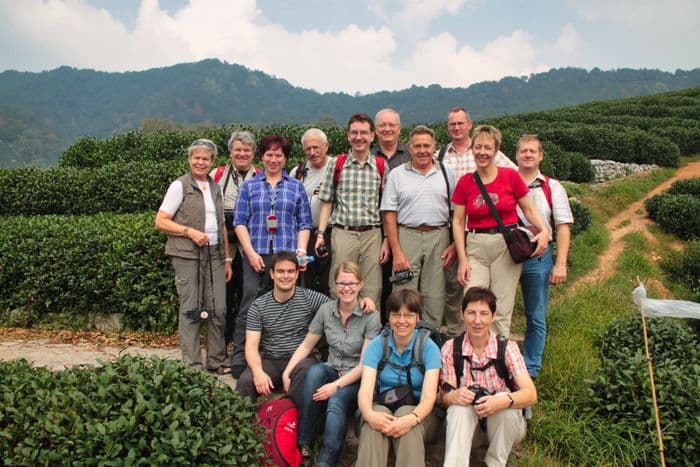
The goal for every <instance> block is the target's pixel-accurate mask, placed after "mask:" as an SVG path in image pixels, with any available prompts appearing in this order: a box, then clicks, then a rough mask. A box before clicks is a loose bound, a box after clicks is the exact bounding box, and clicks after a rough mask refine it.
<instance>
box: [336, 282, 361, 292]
mask: <svg viewBox="0 0 700 467" xmlns="http://www.w3.org/2000/svg"><path fill="white" fill-rule="evenodd" d="M334 284H335V287H336V288H338V289H340V290H343V289H344V288H345V287H350V290H355V289H357V288H358V287H359V286H360V283H359V282H334Z"/></svg>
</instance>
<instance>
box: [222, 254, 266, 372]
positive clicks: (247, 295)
mask: <svg viewBox="0 0 700 467" xmlns="http://www.w3.org/2000/svg"><path fill="white" fill-rule="evenodd" d="M261 256H262V259H263V261H264V262H265V269H264V270H263V272H262V274H258V273H257V272H255V270H254V269H253V268H252V266H251V265H250V262H249V261H248V258H246V256H245V255H243V258H242V260H241V262H242V265H243V266H242V269H243V273H242V277H243V292H242V294H241V305H240V307H239V308H238V316H237V317H236V326H235V329H234V330H233V357H232V358H231V367H232V374H233V377H234V378H238V377H239V376H240V372H242V371H243V369H244V368H245V367H246V365H247V364H246V360H245V328H246V323H247V321H248V308H250V304H251V303H253V300H255V299H256V297H257V296H258V286H259V285H260V281H261V279H262V277H263V275H265V274H267V277H268V278H269V277H270V264H271V262H272V255H261Z"/></svg>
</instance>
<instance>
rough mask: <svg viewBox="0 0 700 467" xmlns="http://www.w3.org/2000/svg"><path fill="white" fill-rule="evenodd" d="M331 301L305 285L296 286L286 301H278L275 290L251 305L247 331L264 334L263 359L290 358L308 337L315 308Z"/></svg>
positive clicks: (262, 340)
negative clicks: (274, 293) (274, 294)
mask: <svg viewBox="0 0 700 467" xmlns="http://www.w3.org/2000/svg"><path fill="white" fill-rule="evenodd" d="M331 300H332V299H331V298H329V297H327V296H325V295H323V294H322V293H320V292H316V291H313V290H309V289H305V288H303V287H297V288H296V290H295V291H294V295H293V296H292V298H290V299H289V300H287V301H286V302H278V301H277V300H275V297H274V296H273V295H272V292H268V293H266V294H265V295H263V296H262V297H259V298H257V299H255V300H254V301H253V303H251V304H250V308H249V309H248V321H247V323H246V330H248V331H259V332H260V333H261V334H262V337H261V343H262V352H261V354H262V357H263V358H265V359H269V360H273V359H280V358H290V357H291V356H292V354H293V353H294V351H295V350H296V349H297V347H299V345H300V344H301V342H302V341H303V340H304V338H305V337H306V333H307V332H308V331H309V324H310V323H311V320H312V318H313V317H314V315H315V314H316V311H317V310H318V309H319V308H320V307H321V305H323V304H324V303H326V302H330V301H331Z"/></svg>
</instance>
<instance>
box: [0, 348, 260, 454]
mask: <svg viewBox="0 0 700 467" xmlns="http://www.w3.org/2000/svg"><path fill="white" fill-rule="evenodd" d="M0 380H2V382H3V393H2V401H1V403H0V407H1V408H2V410H1V411H0V455H1V456H2V458H3V462H4V464H5V465H225V464H227V465H256V464H258V463H259V462H260V459H261V458H262V454H263V452H262V445H261V443H260V437H259V435H260V429H259V426H258V425H256V424H255V409H254V406H253V404H252V403H251V402H250V401H249V400H248V399H247V398H241V397H240V396H239V395H238V394H237V393H236V392H233V391H231V390H230V389H229V388H228V387H221V386H219V385H218V382H217V381H216V379H214V378H212V377H210V376H208V375H206V374H204V373H203V372H201V371H195V370H191V369H187V368H185V367H184V366H183V365H182V364H181V363H179V362H176V361H173V360H160V359H157V358H150V359H146V358H138V357H128V356H126V357H122V358H120V359H119V360H117V361H116V362H114V363H107V364H105V365H104V366H101V367H96V368H84V367H73V368H71V369H67V370H63V371H57V372H50V371H48V370H46V369H44V368H31V367H30V366H29V364H28V363H27V362H26V361H25V360H20V361H13V362H4V363H0Z"/></svg>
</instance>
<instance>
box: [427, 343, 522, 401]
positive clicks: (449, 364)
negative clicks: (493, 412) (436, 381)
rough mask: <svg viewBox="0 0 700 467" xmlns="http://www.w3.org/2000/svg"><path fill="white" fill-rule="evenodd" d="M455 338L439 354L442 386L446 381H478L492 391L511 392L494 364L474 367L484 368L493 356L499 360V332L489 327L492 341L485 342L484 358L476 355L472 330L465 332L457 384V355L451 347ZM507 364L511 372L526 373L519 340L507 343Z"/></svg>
mask: <svg viewBox="0 0 700 467" xmlns="http://www.w3.org/2000/svg"><path fill="white" fill-rule="evenodd" d="M454 342H455V340H454V339H450V340H449V341H447V342H445V345H443V346H442V350H441V351H440V357H441V359H442V371H441V372H440V386H442V384H443V383H447V384H448V385H449V386H451V387H453V388H457V387H462V386H464V387H468V386H471V385H472V384H478V385H479V386H481V387H482V388H485V389H487V390H488V391H489V392H492V393H493V392H510V390H509V389H508V386H507V385H506V382H505V381H504V380H503V379H501V378H500V377H499V376H498V372H497V371H496V367H495V366H494V365H491V366H490V367H489V368H487V369H486V370H473V369H472V367H473V368H481V367H484V366H486V365H487V364H488V363H489V361H490V360H496V358H497V357H498V339H497V337H496V334H495V333H493V332H492V331H489V342H488V344H487V346H486V349H485V351H484V353H483V354H482V356H481V358H479V357H477V356H476V352H475V351H474V347H473V346H472V343H471V340H470V339H469V334H468V333H467V334H465V336H464V344H463V345H462V355H463V356H464V372H463V373H462V379H461V380H460V382H459V385H457V381H456V378H457V374H456V373H455V368H454V355H453V354H452V349H453V347H454ZM505 359H506V368H507V369H508V373H509V374H510V375H512V376H513V377H516V376H517V375H519V374H521V373H527V367H526V366H525V360H524V359H523V356H522V354H521V353H520V349H518V344H516V343H515V341H512V340H509V341H508V345H507V346H506V355H505Z"/></svg>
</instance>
